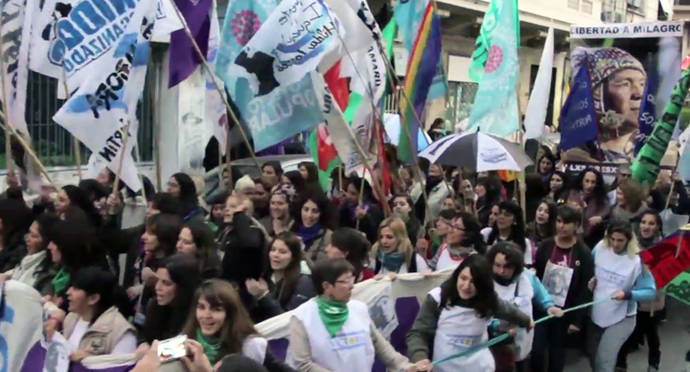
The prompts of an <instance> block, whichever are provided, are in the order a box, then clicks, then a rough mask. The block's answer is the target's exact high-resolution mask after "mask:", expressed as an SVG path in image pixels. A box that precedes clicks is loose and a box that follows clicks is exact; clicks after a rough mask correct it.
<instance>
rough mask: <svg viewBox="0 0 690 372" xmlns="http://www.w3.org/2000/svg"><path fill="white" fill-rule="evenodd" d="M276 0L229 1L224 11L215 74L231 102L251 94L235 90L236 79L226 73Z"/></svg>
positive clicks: (276, 2) (264, 19) (257, 29)
mask: <svg viewBox="0 0 690 372" xmlns="http://www.w3.org/2000/svg"><path fill="white" fill-rule="evenodd" d="M278 2H279V1H278V0H230V2H229V4H228V9H227V11H226V12H225V19H224V21H223V30H222V34H221V45H220V48H219V49H218V55H217V57H216V74H218V76H219V77H220V78H221V79H222V80H223V82H224V83H225V87H226V88H227V90H228V92H229V93H230V96H231V97H232V99H233V100H235V101H238V100H242V97H239V95H243V94H245V93H246V94H251V92H249V91H247V90H243V89H238V86H237V80H238V78H237V76H236V75H235V74H231V73H230V66H232V64H233V63H234V62H235V58H237V55H239V54H240V52H241V51H242V48H244V46H245V44H247V43H248V42H249V40H251V38H252V36H254V34H256V32H257V31H259V28H260V27H261V25H262V24H263V23H264V22H265V21H266V19H267V18H268V16H269V15H270V14H271V12H272V11H273V9H275V8H276V6H277V5H278Z"/></svg>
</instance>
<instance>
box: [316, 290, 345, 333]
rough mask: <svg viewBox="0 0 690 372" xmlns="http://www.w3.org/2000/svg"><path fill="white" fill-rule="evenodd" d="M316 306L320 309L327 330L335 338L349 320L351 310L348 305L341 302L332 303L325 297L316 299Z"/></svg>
mask: <svg viewBox="0 0 690 372" xmlns="http://www.w3.org/2000/svg"><path fill="white" fill-rule="evenodd" d="M316 305H317V306H318V309H319V317H320V318H321V320H322V321H323V324H324V325H325V326H326V330H327V331H328V334H329V335H331V337H333V336H335V334H336V333H338V331H340V329H341V328H343V324H345V321H346V320H347V317H348V315H349V310H348V308H347V303H345V302H340V301H330V300H327V299H325V298H323V296H317V297H316Z"/></svg>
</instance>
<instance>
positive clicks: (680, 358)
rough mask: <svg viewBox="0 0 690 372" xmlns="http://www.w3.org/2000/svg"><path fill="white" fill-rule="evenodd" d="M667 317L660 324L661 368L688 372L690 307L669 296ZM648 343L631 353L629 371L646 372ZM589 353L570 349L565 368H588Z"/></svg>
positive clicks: (579, 370)
mask: <svg viewBox="0 0 690 372" xmlns="http://www.w3.org/2000/svg"><path fill="white" fill-rule="evenodd" d="M666 308H667V311H668V314H667V320H666V321H665V322H663V323H661V325H660V327H659V336H660V338H661V365H660V366H659V371H664V372H685V354H686V353H687V352H688V350H690V316H688V312H689V311H690V307H688V306H686V305H685V304H683V303H681V302H679V301H676V300H675V299H673V298H670V297H666ZM647 366H648V365H647V344H646V343H645V345H644V346H642V347H640V349H638V350H637V351H635V352H632V353H630V355H629V356H628V372H647ZM589 370H590V366H589V361H588V360H587V357H586V356H585V355H583V354H582V353H580V352H579V351H576V350H570V352H569V354H568V361H567V362H566V367H565V371H566V372H576V371H577V372H582V371H589Z"/></svg>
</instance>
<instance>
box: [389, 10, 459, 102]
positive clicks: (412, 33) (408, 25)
mask: <svg viewBox="0 0 690 372" xmlns="http://www.w3.org/2000/svg"><path fill="white" fill-rule="evenodd" d="M429 1H430V0H398V2H397V4H396V6H395V10H394V12H393V19H395V23H396V24H397V26H398V30H399V31H398V32H399V35H400V38H401V39H402V42H403V46H404V47H405V50H407V53H408V55H409V54H411V53H412V49H413V48H414V42H415V40H416V39H417V34H419V26H420V25H421V24H422V18H423V17H424V10H425V9H426V6H427V4H429ZM447 96H448V79H447V78H446V72H445V69H444V67H443V58H441V59H440V60H439V61H438V64H437V65H436V75H435V76H434V80H433V81H432V83H431V88H429V94H428V95H427V100H433V99H437V98H442V97H447Z"/></svg>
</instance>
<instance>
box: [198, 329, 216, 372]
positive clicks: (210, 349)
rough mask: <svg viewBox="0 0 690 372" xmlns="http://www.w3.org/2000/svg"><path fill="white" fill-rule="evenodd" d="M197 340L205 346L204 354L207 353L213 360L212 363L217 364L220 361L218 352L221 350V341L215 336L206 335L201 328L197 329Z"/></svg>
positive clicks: (210, 359)
mask: <svg viewBox="0 0 690 372" xmlns="http://www.w3.org/2000/svg"><path fill="white" fill-rule="evenodd" d="M196 340H197V341H199V343H200V344H201V346H202V347H203V348H204V355H206V357H207V358H208V361H209V362H211V365H214V364H216V362H217V361H218V352H219V351H220V341H218V340H217V339H215V338H213V337H208V336H205V335H204V333H203V332H201V328H198V329H197V330H196Z"/></svg>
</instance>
